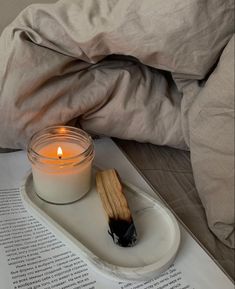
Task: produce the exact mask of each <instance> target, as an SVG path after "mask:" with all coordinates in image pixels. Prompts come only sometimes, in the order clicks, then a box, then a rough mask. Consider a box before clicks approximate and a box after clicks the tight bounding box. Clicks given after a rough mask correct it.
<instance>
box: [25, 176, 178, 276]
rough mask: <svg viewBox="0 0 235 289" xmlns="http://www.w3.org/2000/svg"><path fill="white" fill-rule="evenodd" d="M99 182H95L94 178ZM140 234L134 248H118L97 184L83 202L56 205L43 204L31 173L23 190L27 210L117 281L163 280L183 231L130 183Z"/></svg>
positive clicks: (129, 193) (128, 194)
mask: <svg viewBox="0 0 235 289" xmlns="http://www.w3.org/2000/svg"><path fill="white" fill-rule="evenodd" d="M93 179H94V178H93ZM124 191H125V195H126V198H127V200H128V204H129V207H130V209H131V212H132V217H133V220H134V223H135V227H136V231H137V234H138V242H137V244H136V245H135V246H134V247H129V248H123V247H119V246H117V245H115V244H114V243H113V240H112V238H111V237H110V236H109V234H108V229H109V228H108V223H107V219H106V217H105V213H104V210H103V207H102V203H101V200H100V197H99V195H98V193H97V192H96V189H95V184H93V186H92V189H91V190H90V191H89V193H87V194H86V195H85V196H84V197H83V198H82V199H80V200H79V201H77V202H74V203H72V204H66V205H55V204H50V203H47V202H45V201H43V200H42V199H40V198H39V197H38V196H37V194H36V193H35V191H34V187H33V178H32V174H30V175H29V176H28V177H27V179H26V181H25V183H24V185H23V186H22V188H21V194H22V197H23V201H24V203H25V204H26V206H27V207H28V208H29V209H30V210H32V212H33V213H34V214H35V215H37V216H39V218H40V219H42V220H43V222H44V223H46V225H47V226H48V227H50V229H51V230H52V231H53V232H54V233H55V234H56V235H57V236H58V237H59V238H60V239H61V240H62V241H64V242H66V244H67V245H68V246H69V247H70V248H71V249H72V250H73V251H74V252H77V253H78V254H79V255H80V257H81V258H83V260H84V261H86V262H87V263H89V264H90V265H91V266H92V268H93V269H95V270H96V271H98V272H99V273H101V274H103V275H105V276H106V277H108V278H112V279H117V280H119V281H120V280H132V281H137V280H147V279H150V278H153V277H156V276H158V275H159V274H161V273H162V272H163V271H165V270H166V269H167V268H168V267H169V266H170V265H171V264H172V262H173V261H174V259H175V256H176V253H177V251H178V248H179V244H180V229H179V226H178V223H177V221H176V219H175V217H174V216H173V214H172V213H171V212H170V211H169V210H168V209H167V208H166V207H164V206H163V205H162V204H161V203H160V202H158V201H156V200H155V199H153V198H152V197H150V196H149V195H147V194H146V193H144V192H143V191H141V190H139V189H138V188H136V187H134V186H133V185H131V184H124Z"/></svg>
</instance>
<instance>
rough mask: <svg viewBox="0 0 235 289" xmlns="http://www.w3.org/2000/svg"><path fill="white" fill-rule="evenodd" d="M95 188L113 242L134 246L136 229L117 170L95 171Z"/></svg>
mask: <svg viewBox="0 0 235 289" xmlns="http://www.w3.org/2000/svg"><path fill="white" fill-rule="evenodd" d="M96 188H97V191H98V193H99V195H100V198H101V201H102V204H103V207H104V210H105V212H106V215H107V217H108V221H109V228H110V231H109V234H110V235H111V236H112V238H113V241H114V243H115V244H118V245H120V246H122V247H131V246H134V245H135V243H136V240H137V238H136V229H135V226H134V222H133V220H132V216H131V212H130V209H129V207H128V203H127V200H126V197H125V195H124V192H123V188H122V185H121V183H120V179H119V177H118V174H117V172H116V171H115V170H114V169H109V170H105V171H99V172H97V173H96Z"/></svg>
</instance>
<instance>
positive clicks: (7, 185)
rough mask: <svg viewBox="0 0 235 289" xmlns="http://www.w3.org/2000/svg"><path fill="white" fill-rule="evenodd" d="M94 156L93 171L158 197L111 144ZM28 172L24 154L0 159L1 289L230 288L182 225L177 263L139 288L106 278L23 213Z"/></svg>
mask: <svg viewBox="0 0 235 289" xmlns="http://www.w3.org/2000/svg"><path fill="white" fill-rule="evenodd" d="M95 150H96V158H95V164H96V165H97V166H99V167H103V168H109V167H115V168H116V169H117V170H118V172H119V174H120V176H121V177H122V178H123V179H124V180H125V181H127V182H130V183H132V184H134V185H135V186H137V187H139V188H141V189H142V190H144V191H145V192H147V193H149V194H150V195H152V196H154V197H155V198H156V197H157V196H156V194H155V193H154V192H153V190H152V189H151V187H150V186H149V185H148V183H147V182H146V181H145V180H144V179H143V178H142V177H141V175H140V174H139V173H138V172H137V170H136V169H135V168H134V167H133V165H132V164H131V163H130V162H129V161H128V160H127V159H126V157H125V156H124V155H123V154H122V152H121V151H120V150H119V149H118V147H117V146H116V145H115V144H114V143H113V142H112V141H111V140H110V139H108V138H103V139H98V140H96V141H95ZM107 155H108V156H112V157H107ZM29 171H30V165H29V163H28V160H27V157H26V154H25V152H14V153H8V154H0V289H18V288H20V289H26V288H27V289H36V288H42V289H53V288H55V289H75V288H76V289H78V288H86V289H150V288H158V289H176V288H177V289H187V288H191V289H193V288H194V289H196V288H197V289H222V288H223V289H233V288H234V285H233V283H232V281H231V280H230V279H229V278H228V277H227V276H226V275H225V274H224V272H223V271H222V270H221V269H220V268H219V267H218V265H217V264H216V263H215V262H214V261H213V260H212V259H211V257H210V256H209V255H208V254H207V253H206V252H205V251H204V250H203V249H202V248H201V247H200V246H199V244H198V243H197V242H196V241H195V240H194V239H193V237H192V236H191V235H190V234H189V233H188V232H187V231H186V230H185V228H184V227H183V226H182V225H180V230H181V237H182V240H181V246H180V250H179V252H178V255H177V257H176V260H175V262H174V264H172V265H171V267H170V268H169V269H168V270H167V271H165V272H164V273H162V274H161V275H160V276H159V277H157V278H154V279H151V280H148V281H144V282H126V281H125V282H118V281H113V280H110V279H107V278H105V277H104V276H102V275H100V274H98V273H97V272H95V271H93V269H92V268H90V266H89V265H88V264H87V263H86V260H84V259H83V258H82V257H81V256H79V255H78V254H77V253H76V252H75V251H72V250H71V248H70V247H69V246H68V244H66V243H65V242H63V241H61V240H60V239H59V238H58V236H56V235H55V234H54V233H53V232H52V231H51V230H50V229H49V228H48V227H47V226H46V224H45V223H43V222H42V221H41V220H40V219H38V218H37V217H35V216H34V215H33V214H32V213H31V212H30V211H28V210H27V209H26V207H25V206H24V203H23V202H22V198H21V195H20V189H19V188H20V186H21V185H22V180H23V179H25V176H26V175H27V174H28V172H29Z"/></svg>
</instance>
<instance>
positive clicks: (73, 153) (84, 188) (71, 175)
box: [28, 126, 94, 204]
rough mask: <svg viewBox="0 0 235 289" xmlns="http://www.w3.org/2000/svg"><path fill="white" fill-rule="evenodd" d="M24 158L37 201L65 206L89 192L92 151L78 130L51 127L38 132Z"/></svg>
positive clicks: (87, 138) (90, 142)
mask: <svg viewBox="0 0 235 289" xmlns="http://www.w3.org/2000/svg"><path fill="white" fill-rule="evenodd" d="M28 157H29V160H30V161H31V164H32V173H33V179H34V187H35V191H36V193H37V194H38V196H39V197H40V198H42V199H44V200H46V201H48V202H52V203H56V204H65V203H70V202H74V201H76V200H78V199H80V198H81V197H82V196H84V194H86V193H87V192H88V191H89V189H90V185H91V167H92V160H93V158H94V148H93V143H92V140H91V138H90V136H89V135H87V133H85V132H84V131H82V130H81V129H77V128H72V127H58V126H54V127H49V128H47V129H44V130H42V131H39V132H38V133H36V134H35V135H34V136H33V137H32V139H31V141H30V144H29V146H28Z"/></svg>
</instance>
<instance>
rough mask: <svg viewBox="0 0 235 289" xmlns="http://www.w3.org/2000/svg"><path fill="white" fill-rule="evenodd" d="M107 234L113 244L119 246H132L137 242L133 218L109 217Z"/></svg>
mask: <svg viewBox="0 0 235 289" xmlns="http://www.w3.org/2000/svg"><path fill="white" fill-rule="evenodd" d="M109 228H110V231H108V233H109V235H110V236H111V237H112V238H113V241H114V243H115V244H117V245H119V246H121V247H133V246H134V245H135V244H136V242H137V233H136V229H135V225H134V222H133V220H132V219H131V220H130V221H126V220H115V219H112V218H111V219H109Z"/></svg>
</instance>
